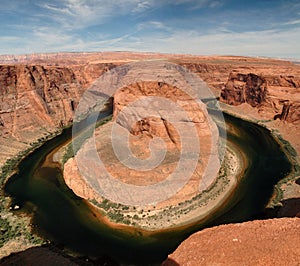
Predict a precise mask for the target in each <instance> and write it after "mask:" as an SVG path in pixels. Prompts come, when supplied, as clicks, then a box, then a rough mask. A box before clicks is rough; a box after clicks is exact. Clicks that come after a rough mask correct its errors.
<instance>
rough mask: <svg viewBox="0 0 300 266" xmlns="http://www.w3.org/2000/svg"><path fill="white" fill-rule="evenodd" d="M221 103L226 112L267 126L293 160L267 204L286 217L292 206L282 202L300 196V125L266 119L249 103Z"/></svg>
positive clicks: (290, 159) (277, 213)
mask: <svg viewBox="0 0 300 266" xmlns="http://www.w3.org/2000/svg"><path fill="white" fill-rule="evenodd" d="M219 105H220V107H221V109H222V111H223V112H225V113H228V114H230V115H232V116H234V117H237V118H239V119H243V120H245V121H249V122H252V123H256V124H258V125H261V126H263V127H265V128H267V129H268V130H269V131H270V133H271V135H272V136H273V138H274V139H275V140H276V141H277V142H278V144H279V145H280V147H281V148H282V150H283V151H284V153H285V154H286V156H287V157H288V159H289V161H290V162H291V164H292V172H291V173H290V174H289V175H288V176H286V177H285V178H284V179H282V180H280V181H279V182H278V183H277V184H276V186H275V190H274V194H273V196H272V198H271V200H270V202H269V203H268V205H267V208H271V209H277V211H276V213H275V214H273V215H279V216H280V217H284V216H285V215H286V214H287V212H286V210H285V208H287V209H290V206H283V204H282V202H283V201H287V200H289V199H293V198H299V197H300V186H299V184H297V180H299V179H300V125H298V124H289V123H286V122H283V121H280V120H266V119H264V118H263V117H262V116H261V114H260V113H259V112H258V111H257V109H255V108H252V107H251V106H249V105H248V104H242V105H239V106H231V105H227V104H224V103H220V102H219ZM294 207H295V208H298V207H297V206H294ZM296 211H297V210H295V213H294V214H295V215H296V214H297V213H296ZM298 212H300V210H299V209H298ZM295 215H293V216H295ZM289 216H290V215H289Z"/></svg>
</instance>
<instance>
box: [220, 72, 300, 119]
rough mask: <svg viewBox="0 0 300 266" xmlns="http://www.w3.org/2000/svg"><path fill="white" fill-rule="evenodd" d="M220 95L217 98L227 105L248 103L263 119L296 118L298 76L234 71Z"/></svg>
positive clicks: (299, 103) (299, 89)
mask: <svg viewBox="0 0 300 266" xmlns="http://www.w3.org/2000/svg"><path fill="white" fill-rule="evenodd" d="M220 95H221V97H220V100H221V101H222V102H225V103H227V104H230V105H235V106H237V105H240V104H243V103H248V104H249V105H251V106H252V107H254V108H257V109H258V111H259V112H261V113H262V114H263V115H264V118H268V119H274V120H276V119H280V120H282V121H286V122H288V123H299V121H300V109H299V107H300V101H299V99H300V98H299V97H300V79H299V77H295V76H282V75H276V74H274V75H270V74H253V73H243V72H238V71H234V72H232V73H231V74H230V76H229V78H228V81H227V83H226V85H225V86H224V88H223V89H222V91H221V94H220Z"/></svg>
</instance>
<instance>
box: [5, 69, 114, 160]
mask: <svg viewBox="0 0 300 266" xmlns="http://www.w3.org/2000/svg"><path fill="white" fill-rule="evenodd" d="M112 67H114V65H112V64H100V65H96V66H94V65H89V64H87V65H85V66H73V67H53V66H42V65H2V66H1V65H0V143H1V146H2V152H1V154H0V161H4V160H5V159H6V158H7V157H10V156H11V155H14V154H15V153H16V152H17V150H22V149H25V148H26V146H27V147H28V145H30V143H32V142H35V141H36V140H37V139H38V138H41V137H43V136H45V135H47V134H49V132H54V131H56V130H57V129H59V128H61V127H63V126H66V125H68V124H70V123H71V122H72V119H73V114H74V110H75V109H76V106H77V104H78V102H79V100H80V97H81V95H82V93H83V92H84V90H85V88H86V87H87V86H89V85H90V84H91V82H92V81H93V80H95V79H96V77H99V75H101V74H102V73H103V72H105V71H107V70H108V69H109V68H112Z"/></svg>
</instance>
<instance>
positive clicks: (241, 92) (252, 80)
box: [221, 72, 268, 107]
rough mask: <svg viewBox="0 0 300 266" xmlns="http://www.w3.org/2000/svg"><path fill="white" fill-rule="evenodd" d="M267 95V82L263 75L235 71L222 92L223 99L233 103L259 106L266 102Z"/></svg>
mask: <svg viewBox="0 0 300 266" xmlns="http://www.w3.org/2000/svg"><path fill="white" fill-rule="evenodd" d="M267 95H268V88H267V82H266V80H265V79H264V78H263V77H261V76H258V75H255V74H253V73H249V74H242V73H236V72H233V73H231V74H230V76H229V78H228V81H227V83H226V86H225V88H224V89H223V90H222V92H221V99H222V100H223V101H224V102H226V103H227V104H231V105H239V104H241V103H248V104H250V105H251V106H252V107H257V106H260V105H262V104H263V103H265V101H266V98H267Z"/></svg>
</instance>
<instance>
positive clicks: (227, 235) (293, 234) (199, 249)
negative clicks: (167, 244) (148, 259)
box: [163, 218, 300, 266]
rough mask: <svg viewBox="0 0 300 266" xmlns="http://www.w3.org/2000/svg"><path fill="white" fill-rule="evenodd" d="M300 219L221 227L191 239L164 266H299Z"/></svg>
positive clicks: (170, 256)
mask: <svg viewBox="0 0 300 266" xmlns="http://www.w3.org/2000/svg"><path fill="white" fill-rule="evenodd" d="M299 231H300V219H299V218H293V219H291V218H283V219H273V220H262V221H252V222H246V223H241V224H229V225H221V226H217V227H213V228H208V229H204V230H203V231H200V232H198V233H195V234H193V235H191V236H190V237H189V238H188V239H186V240H185V241H184V242H182V243H181V244H180V245H179V247H178V248H177V249H176V250H175V251H174V253H172V254H171V255H169V258H168V259H167V260H166V261H165V262H164V263H163V266H175V265H180V266H187V265H189V266H202V265H203V266H205V265H207V266H209V265H224V266H225V265H226V266H233V265H236V266H237V265H245V266H252V265H257V266H275V265H278V266H280V265H298V263H299V258H300V241H299Z"/></svg>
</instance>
